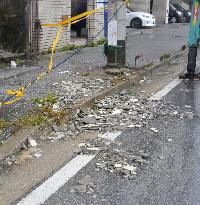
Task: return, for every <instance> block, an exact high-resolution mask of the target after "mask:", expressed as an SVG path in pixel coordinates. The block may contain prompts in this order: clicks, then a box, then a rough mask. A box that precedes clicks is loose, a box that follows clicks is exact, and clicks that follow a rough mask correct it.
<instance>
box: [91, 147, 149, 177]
mask: <svg viewBox="0 0 200 205" xmlns="http://www.w3.org/2000/svg"><path fill="white" fill-rule="evenodd" d="M148 158H149V154H148V153H144V152H143V151H141V152H140V153H138V154H137V155H135V154H133V153H132V152H127V151H122V150H118V149H113V150H109V152H104V153H101V155H100V156H99V158H98V162H97V163H96V169H95V171H99V170H100V169H103V170H106V171H108V172H110V173H114V174H119V175H121V176H123V177H125V178H128V179H130V180H133V179H134V178H135V177H136V175H137V172H138V171H139V169H140V166H141V164H144V163H147V162H148V161H147V159H148Z"/></svg>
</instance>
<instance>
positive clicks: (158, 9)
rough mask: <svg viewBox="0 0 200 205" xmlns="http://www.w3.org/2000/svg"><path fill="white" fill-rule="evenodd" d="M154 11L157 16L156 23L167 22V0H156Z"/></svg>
mask: <svg viewBox="0 0 200 205" xmlns="http://www.w3.org/2000/svg"><path fill="white" fill-rule="evenodd" d="M152 13H153V15H154V16H155V18H156V23H157V24H158V23H165V17H166V0H154V2H153V9H152Z"/></svg>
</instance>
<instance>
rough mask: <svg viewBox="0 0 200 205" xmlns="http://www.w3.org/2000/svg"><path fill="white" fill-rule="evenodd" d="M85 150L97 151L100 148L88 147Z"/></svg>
mask: <svg viewBox="0 0 200 205" xmlns="http://www.w3.org/2000/svg"><path fill="white" fill-rule="evenodd" d="M87 150H90V151H99V150H100V149H99V148H97V147H88V148H87Z"/></svg>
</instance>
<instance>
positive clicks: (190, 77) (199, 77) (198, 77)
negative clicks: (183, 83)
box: [179, 73, 200, 80]
mask: <svg viewBox="0 0 200 205" xmlns="http://www.w3.org/2000/svg"><path fill="white" fill-rule="evenodd" d="M179 79H184V80H200V73H198V74H195V73H191V74H190V73H186V74H182V75H179Z"/></svg>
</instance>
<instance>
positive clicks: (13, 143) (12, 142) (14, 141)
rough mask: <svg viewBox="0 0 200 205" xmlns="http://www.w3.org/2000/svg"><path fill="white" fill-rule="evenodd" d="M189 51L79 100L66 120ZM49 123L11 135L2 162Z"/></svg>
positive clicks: (0, 154)
mask: <svg viewBox="0 0 200 205" xmlns="http://www.w3.org/2000/svg"><path fill="white" fill-rule="evenodd" d="M186 52H187V49H186V50H184V51H180V52H178V53H177V54H175V55H174V56H172V57H171V58H169V59H167V60H165V61H163V62H161V63H158V64H157V65H153V66H151V67H150V68H148V69H142V70H139V71H137V73H136V74H135V75H134V76H131V77H130V78H128V79H127V80H125V81H122V82H120V83H119V84H117V85H115V86H113V87H110V88H108V89H106V90H104V91H102V92H100V93H97V94H96V95H94V96H92V97H90V98H88V99H85V100H83V101H82V102H80V103H79V102H78V101H80V100H78V101H77V104H75V105H74V107H72V108H71V109H70V110H67V111H66V116H65V118H64V119H65V121H68V120H69V118H70V116H71V115H72V114H73V113H75V112H76V111H77V110H78V109H80V108H89V107H91V106H92V105H93V104H94V103H95V101H96V100H101V99H104V98H105V97H106V96H110V95H111V94H113V93H116V92H120V91H122V90H124V89H126V88H127V87H130V86H133V85H135V84H136V83H138V82H139V81H140V80H141V78H142V77H143V76H144V74H150V73H152V72H153V71H154V70H156V69H157V68H159V67H161V66H164V65H166V64H168V63H169V62H170V61H171V60H173V59H175V58H177V57H180V56H181V55H183V54H185V53H186ZM47 127H48V125H41V126H35V127H26V128H21V129H19V130H18V131H16V133H15V134H13V135H12V136H10V137H9V139H8V140H6V141H5V142H4V143H3V145H2V146H1V147H0V162H2V161H3V160H5V159H6V158H7V157H9V156H11V155H13V154H15V153H17V152H18V151H19V150H20V149H21V147H22V146H23V144H24V143H26V142H27V139H28V138H29V137H32V138H34V139H35V140H37V139H39V137H40V136H41V135H42V134H43V133H44V130H46V129H45V128H47Z"/></svg>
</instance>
